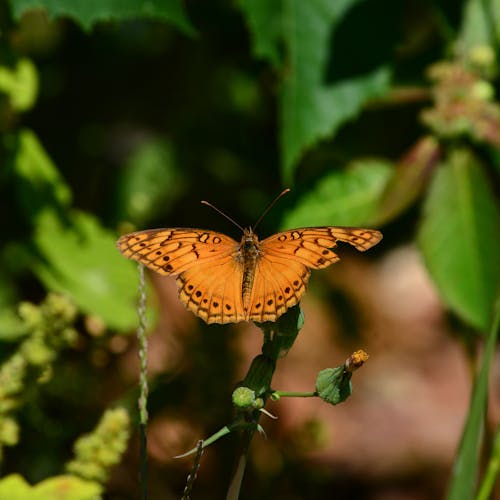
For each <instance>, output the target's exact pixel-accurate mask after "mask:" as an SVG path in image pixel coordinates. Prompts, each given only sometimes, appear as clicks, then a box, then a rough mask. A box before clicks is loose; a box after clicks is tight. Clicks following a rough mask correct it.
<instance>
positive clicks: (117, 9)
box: [10, 0, 195, 35]
mask: <svg viewBox="0 0 500 500" xmlns="http://www.w3.org/2000/svg"><path fill="white" fill-rule="evenodd" d="M10 4H11V6H12V11H13V13H14V17H15V18H17V19H19V18H20V17H21V15H22V14H23V12H25V11H26V10H29V9H33V8H44V9H46V10H47V12H48V14H49V16H50V17H58V16H68V17H71V18H73V19H75V20H76V21H78V22H79V23H80V24H81V25H82V26H83V27H84V28H85V29H87V30H88V29H90V28H92V26H93V25H94V24H95V23H97V22H99V21H109V20H116V21H121V20H125V19H132V18H137V17H147V18H151V19H158V20H160V21H165V22H171V23H172V24H174V25H175V26H177V27H178V28H179V29H181V30H182V31H184V32H185V33H187V34H190V35H193V34H194V33H195V29H194V28H193V26H192V25H191V23H190V22H189V20H188V18H187V16H186V13H185V11H184V7H183V5H182V3H181V1H180V0H71V1H69V2H68V1H67V0H10Z"/></svg>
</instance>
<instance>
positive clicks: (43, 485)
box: [0, 474, 102, 500]
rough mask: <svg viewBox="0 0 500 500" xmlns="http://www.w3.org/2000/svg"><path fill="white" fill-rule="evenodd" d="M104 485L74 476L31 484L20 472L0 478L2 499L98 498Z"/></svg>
mask: <svg viewBox="0 0 500 500" xmlns="http://www.w3.org/2000/svg"><path fill="white" fill-rule="evenodd" d="M101 493H102V487H101V486H100V485H99V484H97V483H95V482H93V481H85V480H83V479H80V478H77V477H74V476H69V475H65V476H56V477H52V478H50V479H46V480H45V481H41V482H40V483H38V484H35V485H34V486H31V485H30V484H28V483H27V482H26V480H25V479H24V478H23V477H21V476H20V475H19V474H11V475H9V476H6V477H4V478H3V479H1V480H0V499H1V500H7V499H8V500H25V499H27V498H29V499H30V500H96V499H97V498H100V497H101Z"/></svg>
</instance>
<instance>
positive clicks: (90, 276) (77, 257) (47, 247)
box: [34, 210, 138, 330]
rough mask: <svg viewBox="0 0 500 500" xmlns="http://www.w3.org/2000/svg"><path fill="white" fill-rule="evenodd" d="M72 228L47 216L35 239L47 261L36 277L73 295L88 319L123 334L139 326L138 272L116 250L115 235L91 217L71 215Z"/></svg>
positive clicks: (40, 265) (38, 267) (40, 264)
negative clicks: (96, 320)
mask: <svg viewBox="0 0 500 500" xmlns="http://www.w3.org/2000/svg"><path fill="white" fill-rule="evenodd" d="M68 219H69V221H70V223H69V224H63V222H62V221H61V220H60V219H59V217H58V216H57V214H56V213H55V212H53V211H50V210H47V211H45V212H44V213H43V214H41V215H40V217H39V218H38V222H37V229H36V232H35V236H34V241H35V244H36V245H37V249H38V251H39V253H40V254H41V255H42V256H43V258H44V259H43V261H40V262H38V263H37V264H36V265H35V266H34V272H35V273H36V274H37V276H38V277H39V278H40V280H41V281H42V282H43V283H44V284H45V285H46V286H47V287H48V288H49V289H50V290H53V291H56V292H60V293H66V294H69V295H70V296H71V297H72V299H73V301H74V302H75V303H76V304H77V305H78V306H79V307H81V308H82V309H83V311H85V312H86V313H88V314H93V315H97V316H98V317H100V318H101V319H102V320H103V321H104V322H105V323H106V325H107V326H109V327H112V328H116V329H119V330H127V329H130V328H132V327H133V326H134V325H135V324H136V322H137V313H136V308H135V307H134V305H135V302H136V293H137V292H136V291H137V279H138V278H137V272H136V269H135V267H134V266H133V265H132V264H131V263H130V262H128V261H127V260H126V259H124V258H123V257H122V256H121V255H120V253H119V252H118V250H117V249H116V247H115V237H114V235H113V234H112V233H111V232H109V231H107V230H105V229H103V228H102V227H101V226H100V225H99V223H98V221H97V220H96V219H94V218H93V217H91V216H90V215H88V214H84V213H81V212H76V211H75V212H70V213H69V214H68Z"/></svg>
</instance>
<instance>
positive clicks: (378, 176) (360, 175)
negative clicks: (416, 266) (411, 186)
mask: <svg viewBox="0 0 500 500" xmlns="http://www.w3.org/2000/svg"><path fill="white" fill-rule="evenodd" d="M392 171H393V167H392V165H391V164H390V163H389V162H386V161H382V160H359V161H357V162H355V163H353V164H352V165H351V166H350V167H349V168H347V169H346V170H339V171H337V170H335V171H333V172H331V173H330V174H329V175H327V176H325V177H324V178H323V179H321V180H320V181H319V182H318V183H317V185H316V186H315V187H314V188H313V189H311V190H308V191H307V192H306V193H305V194H304V195H303V197H302V198H300V199H299V201H298V202H297V204H296V206H295V207H294V208H293V209H292V210H291V211H290V212H288V214H287V215H286V217H285V218H284V220H283V223H282V224H281V226H282V227H283V228H290V227H301V226H322V225H330V226H331V225H335V226H363V225H370V224H371V222H372V218H373V215H374V214H375V211H376V207H377V205H378V203H379V200H380V196H381V194H382V192H383V190H384V189H385V186H386V184H387V182H388V180H389V179H390V177H391V174H392Z"/></svg>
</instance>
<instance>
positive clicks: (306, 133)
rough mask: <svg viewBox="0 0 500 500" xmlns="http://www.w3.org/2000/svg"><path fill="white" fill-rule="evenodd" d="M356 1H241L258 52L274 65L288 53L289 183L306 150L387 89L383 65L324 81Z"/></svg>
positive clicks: (284, 139)
mask: <svg viewBox="0 0 500 500" xmlns="http://www.w3.org/2000/svg"><path fill="white" fill-rule="evenodd" d="M271 3H272V2H271ZM356 3H358V0H344V1H342V2H331V1H330V0H314V1H310V2H301V1H297V0H283V1H282V2H274V5H273V6H272V7H271V6H270V5H266V4H265V3H264V4H263V3H262V2H241V4H242V7H243V8H244V11H245V13H246V15H247V16H248V23H249V26H250V28H251V29H252V34H253V41H254V53H255V54H256V55H257V56H261V57H266V58H268V59H269V60H270V61H271V62H272V63H273V64H275V65H276V63H277V59H278V54H279V46H280V44H281V43H283V44H284V46H285V48H286V51H287V57H286V59H285V61H284V62H283V65H284V71H285V76H284V79H283V88H282V90H281V97H280V101H281V102H280V109H281V112H280V120H281V138H280V140H281V150H282V176H283V182H284V183H285V184H290V183H291V182H292V180H293V174H294V170H295V168H296V166H297V164H298V160H299V159H300V157H301V156H302V155H303V153H304V152H305V151H306V150H307V149H309V148H311V147H312V146H314V145H315V144H316V143H317V142H318V141H320V140H321V139H324V138H326V137H328V136H330V135H333V134H334V133H335V132H336V131H337V129H338V128H339V127H340V126H341V125H342V124H343V123H344V122H345V121H346V120H350V119H352V118H353V117H355V116H356V115H357V114H358V113H359V112H360V110H361V108H362V106H363V105H364V104H365V103H366V101H367V100H368V99H371V98H373V97H376V96H379V95H382V94H383V93H384V92H386V91H387V89H388V85H389V74H390V72H389V70H388V68H387V67H384V66H381V67H380V68H376V69H374V70H373V71H370V72H367V73H366V74H363V75H360V76H356V77H352V78H345V79H342V80H340V81H338V82H336V83H334V84H328V83H327V82H325V72H326V71H327V65H328V57H329V50H330V46H329V44H330V40H331V36H332V31H333V32H334V30H335V28H336V26H337V25H338V24H340V22H341V20H342V18H343V16H345V15H346V13H347V12H348V11H349V9H350V8H352V7H353V6H354V5H355V4H356ZM268 4H269V2H268ZM278 6H279V8H278Z"/></svg>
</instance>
